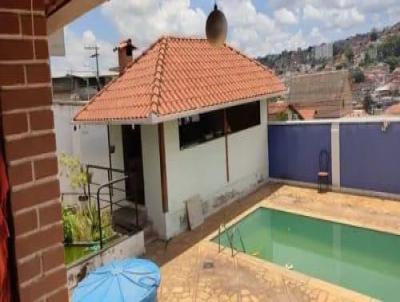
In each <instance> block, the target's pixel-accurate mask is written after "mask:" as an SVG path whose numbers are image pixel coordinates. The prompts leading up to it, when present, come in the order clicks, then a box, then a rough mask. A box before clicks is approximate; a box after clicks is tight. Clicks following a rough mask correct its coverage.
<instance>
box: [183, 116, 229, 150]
mask: <svg viewBox="0 0 400 302" xmlns="http://www.w3.org/2000/svg"><path fill="white" fill-rule="evenodd" d="M178 122H179V141H180V147H181V149H183V148H186V147H190V146H193V145H197V144H201V143H203V142H206V141H210V140H213V139H216V138H219V137H221V136H223V135H224V112H223V111H222V110H218V111H212V112H207V113H204V114H200V115H194V116H190V117H185V118H182V119H179V120H178Z"/></svg>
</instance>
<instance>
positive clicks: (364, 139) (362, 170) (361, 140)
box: [340, 123, 400, 193]
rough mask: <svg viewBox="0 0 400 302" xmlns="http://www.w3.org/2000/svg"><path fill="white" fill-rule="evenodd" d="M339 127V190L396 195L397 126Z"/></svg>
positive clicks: (399, 173) (399, 178) (399, 165)
mask: <svg viewBox="0 0 400 302" xmlns="http://www.w3.org/2000/svg"><path fill="white" fill-rule="evenodd" d="M381 127H382V123H374V124H372V123H370V124H341V125H340V174H341V177H340V182H341V186H342V187H347V188H356V189H363V190H370V191H378V192H388V193H400V124H399V123H391V124H390V125H389V127H388V129H387V130H386V132H382V130H381Z"/></svg>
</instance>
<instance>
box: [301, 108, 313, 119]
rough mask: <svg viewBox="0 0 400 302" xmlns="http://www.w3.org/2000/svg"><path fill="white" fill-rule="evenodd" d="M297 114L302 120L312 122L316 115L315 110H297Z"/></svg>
mask: <svg viewBox="0 0 400 302" xmlns="http://www.w3.org/2000/svg"><path fill="white" fill-rule="evenodd" d="M297 112H298V114H299V116H300V118H301V119H302V120H313V119H315V115H316V113H317V110H316V109H297Z"/></svg>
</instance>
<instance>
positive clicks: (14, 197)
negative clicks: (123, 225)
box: [0, 0, 68, 302]
mask: <svg viewBox="0 0 400 302" xmlns="http://www.w3.org/2000/svg"><path fill="white" fill-rule="evenodd" d="M32 3H33V9H31V0H0V105H1V107H0V110H1V121H2V129H3V133H2V135H3V137H4V145H5V156H6V162H7V168H8V174H9V179H10V183H11V194H10V205H11V211H12V216H13V217H12V218H13V219H12V220H13V223H14V230H15V238H13V239H14V241H15V258H16V269H17V277H18V280H16V282H17V288H18V291H19V296H20V300H21V301H23V302H25V301H41V302H45V301H57V302H63V301H68V293H67V289H66V269H65V265H64V249H63V245H62V240H63V234H62V232H63V230H62V224H61V206H60V201H59V195H60V191H59V190H60V189H59V183H58V180H57V161H56V157H55V135H54V131H53V128H54V121H53V113H52V112H51V107H50V106H51V102H52V94H51V81H50V71H49V54H48V48H47V34H46V18H45V15H44V4H43V0H33V1H32Z"/></svg>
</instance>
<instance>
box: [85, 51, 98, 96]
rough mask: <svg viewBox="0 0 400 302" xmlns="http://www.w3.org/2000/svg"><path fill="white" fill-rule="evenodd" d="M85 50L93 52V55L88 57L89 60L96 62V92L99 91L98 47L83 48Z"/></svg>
mask: <svg viewBox="0 0 400 302" xmlns="http://www.w3.org/2000/svg"><path fill="white" fill-rule="evenodd" d="M85 49H87V50H94V53H93V54H92V55H90V58H95V60H96V80H97V90H100V89H101V85H100V71H99V56H100V54H99V49H100V48H99V47H98V46H97V45H94V46H85Z"/></svg>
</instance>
